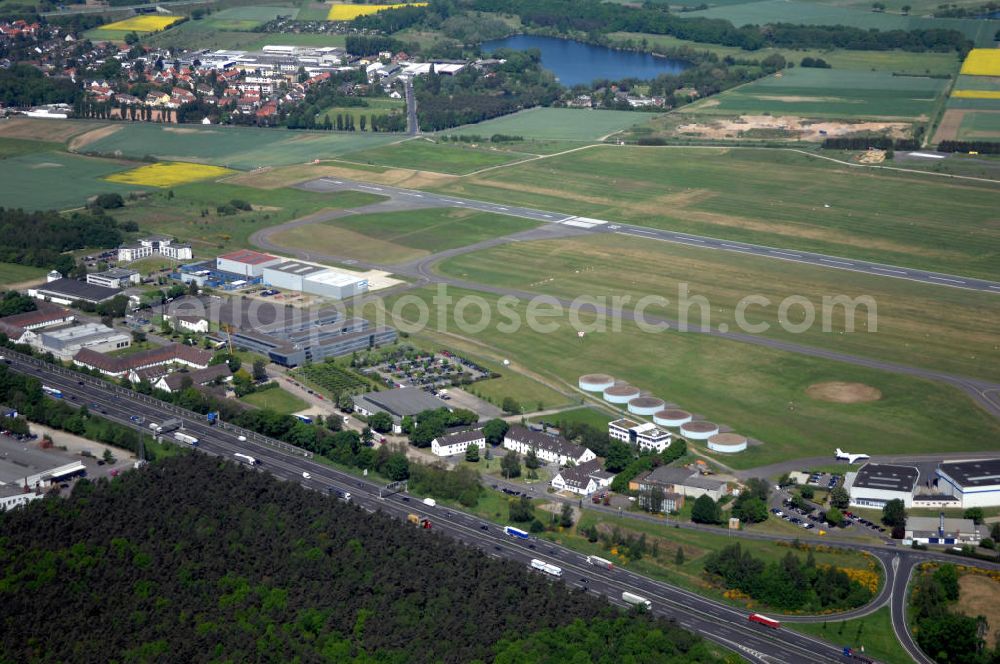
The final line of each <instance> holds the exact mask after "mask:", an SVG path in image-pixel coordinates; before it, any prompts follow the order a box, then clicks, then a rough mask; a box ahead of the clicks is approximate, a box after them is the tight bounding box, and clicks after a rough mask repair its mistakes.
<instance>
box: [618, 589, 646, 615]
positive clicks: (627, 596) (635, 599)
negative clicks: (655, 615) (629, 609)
mask: <svg viewBox="0 0 1000 664" xmlns="http://www.w3.org/2000/svg"><path fill="white" fill-rule="evenodd" d="M622 601H623V602H625V603H626V604H631V605H632V606H643V607H646V610H647V611H651V610H652V609H653V603H652V602H650V601H649V600H648V599H646V598H645V597H641V596H639V595H633V594H632V593H630V592H624V593H622Z"/></svg>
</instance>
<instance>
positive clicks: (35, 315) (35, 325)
mask: <svg viewBox="0 0 1000 664" xmlns="http://www.w3.org/2000/svg"><path fill="white" fill-rule="evenodd" d="M75 319H76V316H75V315H74V314H73V312H72V311H70V310H69V309H64V308H62V307H57V306H54V305H51V304H48V303H46V302H39V303H38V308H37V309H36V310H35V311H26V312H24V313H23V314H14V315H13V316H4V317H3V318H0V323H3V324H4V325H8V326H11V327H19V328H22V329H25V330H38V329H41V328H43V327H53V326H55V325H64V324H66V323H72V322H73V321H74V320H75Z"/></svg>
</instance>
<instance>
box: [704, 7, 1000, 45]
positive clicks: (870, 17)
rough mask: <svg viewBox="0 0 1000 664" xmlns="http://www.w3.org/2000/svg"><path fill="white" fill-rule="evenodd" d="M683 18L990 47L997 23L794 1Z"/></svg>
mask: <svg viewBox="0 0 1000 664" xmlns="http://www.w3.org/2000/svg"><path fill="white" fill-rule="evenodd" d="M687 16H701V17H704V18H721V19H725V20H727V21H731V22H732V23H733V24H734V25H736V26H743V25H751V24H753V25H764V24H767V23H797V24H803V25H849V26H853V27H857V28H863V29H871V28H875V29H876V30H927V29H944V30H958V31H960V32H962V33H963V34H964V35H965V36H966V37H968V38H969V39H971V40H972V41H973V42H975V44H976V45H977V46H985V47H989V46H992V45H993V35H995V34H996V31H997V30H998V29H1000V21H985V20H980V19H954V18H924V17H919V16H903V15H902V14H889V13H877V12H873V11H871V6H870V5H869V6H868V7H867V8H865V9H852V8H850V7H838V6H833V5H831V4H825V3H824V4H820V3H814V2H801V1H798V0H763V1H761V2H747V3H741V4H733V5H726V6H720V7H712V8H710V9H706V10H703V11H697V12H691V13H689V14H687Z"/></svg>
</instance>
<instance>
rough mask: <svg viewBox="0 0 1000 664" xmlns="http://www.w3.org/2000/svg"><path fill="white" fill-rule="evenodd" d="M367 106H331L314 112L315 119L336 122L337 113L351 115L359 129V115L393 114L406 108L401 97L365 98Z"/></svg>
mask: <svg viewBox="0 0 1000 664" xmlns="http://www.w3.org/2000/svg"><path fill="white" fill-rule="evenodd" d="M365 101H367V102H368V105H367V106H331V107H330V108H325V109H323V110H322V111H320V112H319V113H317V114H316V121H317V122H322V121H323V119H324V118H325V117H329V118H330V122H332V123H334V124H336V122H337V115H338V114H339V115H342V116H348V115H350V116H353V117H354V125H355V126H356V127H358V128H359V129H360V127H361V116H366V117H371V116H373V115H395V114H397V113H402V112H404V110H405V109H406V102H405V101H403V100H402V99H389V98H380V97H376V98H373V99H365Z"/></svg>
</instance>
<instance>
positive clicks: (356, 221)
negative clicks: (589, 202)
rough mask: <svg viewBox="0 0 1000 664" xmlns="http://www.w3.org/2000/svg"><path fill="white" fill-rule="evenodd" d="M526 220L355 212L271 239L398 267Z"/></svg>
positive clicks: (437, 211)
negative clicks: (395, 264)
mask: <svg viewBox="0 0 1000 664" xmlns="http://www.w3.org/2000/svg"><path fill="white" fill-rule="evenodd" d="M537 225H538V224H537V223H536V222H533V221H529V220H527V219H520V218H518V217H507V216H504V215H499V214H490V213H488V212H476V211H473V210H463V209H455V208H430V209H425V210H411V211H405V212H385V213H376V214H358V215H350V216H346V217H341V218H340V219H335V220H333V221H328V222H324V223H322V224H309V225H306V226H298V227H294V228H290V229H287V230H284V231H281V232H280V233H277V234H276V235H275V236H274V237H272V238H271V239H272V241H274V242H276V243H278V244H280V245H282V246H285V247H290V248H295V249H305V250H308V251H315V252H317V253H325V254H327V255H332V256H344V257H349V258H361V259H368V260H377V261H379V262H382V263H390V264H392V263H402V262H405V261H409V260H414V259H417V258H420V257H422V256H426V255H428V254H431V253H434V252H438V251H445V250H447V249H452V248H455V247H462V246H466V245H469V244H475V243H476V242H481V241H483V240H488V239H491V238H495V237H502V236H504V235H510V234H511V233H518V232H521V231H526V230H530V229H532V228H535V227H536V226H537Z"/></svg>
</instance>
